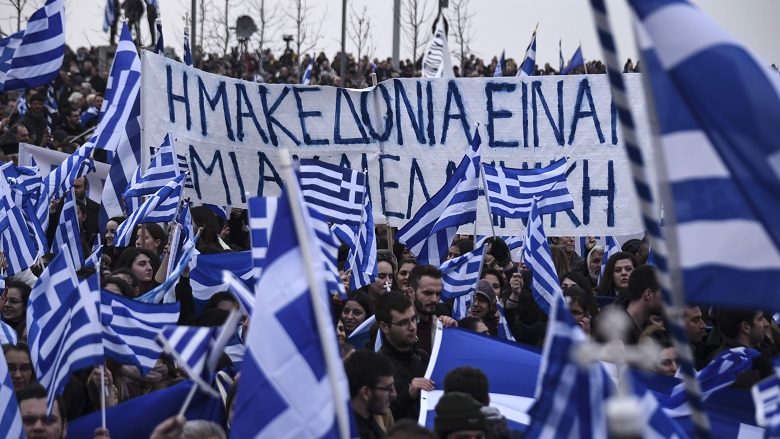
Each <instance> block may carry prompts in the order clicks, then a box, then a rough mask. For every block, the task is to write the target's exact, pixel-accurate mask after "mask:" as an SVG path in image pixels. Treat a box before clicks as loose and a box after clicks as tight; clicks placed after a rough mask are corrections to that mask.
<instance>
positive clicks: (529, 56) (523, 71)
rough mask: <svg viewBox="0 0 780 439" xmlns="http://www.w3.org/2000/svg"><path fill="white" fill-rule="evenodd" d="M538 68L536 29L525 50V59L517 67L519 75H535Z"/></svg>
mask: <svg viewBox="0 0 780 439" xmlns="http://www.w3.org/2000/svg"><path fill="white" fill-rule="evenodd" d="M535 69H536V31H534V33H533V35H531V42H530V43H529V44H528V48H527V49H526V50H525V59H524V60H523V63H522V64H520V68H519V69H517V76H533V75H534V73H535V72H534V70H535Z"/></svg>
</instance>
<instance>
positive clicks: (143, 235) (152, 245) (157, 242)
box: [135, 223, 168, 257]
mask: <svg viewBox="0 0 780 439" xmlns="http://www.w3.org/2000/svg"><path fill="white" fill-rule="evenodd" d="M135 235H136V239H135V246H136V247H137V248H143V249H146V250H149V251H152V252H154V253H156V254H157V255H158V257H159V255H161V254H162V251H163V249H164V248H165V245H166V244H167V243H168V235H167V234H166V233H165V231H164V230H163V228H162V227H160V226H159V225H158V224H155V223H148V224H140V225H138V228H137V229H136V232H135Z"/></svg>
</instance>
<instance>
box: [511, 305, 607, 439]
mask: <svg viewBox="0 0 780 439" xmlns="http://www.w3.org/2000/svg"><path fill="white" fill-rule="evenodd" d="M550 306H551V308H550V310H549V312H548V315H549V316H550V321H549V323H548V324H547V335H546V338H545V342H544V349H543V353H542V362H541V365H540V367H539V378H538V380H537V382H536V402H534V404H533V406H532V407H531V409H530V410H529V414H530V415H531V424H530V425H529V426H528V429H527V430H526V432H525V436H524V437H526V438H532V439H535V438H569V437H571V438H575V437H594V438H597V437H607V422H606V413H605V406H606V404H605V403H606V399H607V397H608V396H609V395H610V393H611V392H612V389H611V383H612V382H611V380H610V378H609V377H608V376H607V374H606V372H605V371H604V369H603V367H602V366H601V364H600V363H593V364H590V365H587V366H585V367H581V366H580V365H578V364H577V363H576V362H575V360H574V354H575V352H574V351H575V350H576V349H577V348H578V345H580V344H581V343H582V342H583V341H585V334H584V333H583V332H582V330H581V329H580V327H579V326H578V325H577V323H575V322H574V319H573V318H572V316H571V313H570V312H569V308H568V307H567V306H566V302H565V301H564V299H563V295H560V294H559V295H558V296H556V297H555V298H554V301H553V303H552V304H551V305H550Z"/></svg>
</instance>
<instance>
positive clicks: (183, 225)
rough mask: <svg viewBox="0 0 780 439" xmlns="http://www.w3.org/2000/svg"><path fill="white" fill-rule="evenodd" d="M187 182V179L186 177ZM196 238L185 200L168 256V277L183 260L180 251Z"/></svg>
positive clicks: (186, 200)
mask: <svg viewBox="0 0 780 439" xmlns="http://www.w3.org/2000/svg"><path fill="white" fill-rule="evenodd" d="M184 180H185V181H186V180H187V178H186V177H185V178H184ZM194 236H195V232H194V231H193V229H192V215H190V201H189V199H185V200H182V201H181V207H180V208H179V214H178V215H177V216H176V222H175V223H173V233H172V236H171V241H170V242H171V245H170V247H171V251H170V253H169V255H168V276H170V275H171V272H173V270H174V268H175V267H176V266H177V265H178V263H179V260H180V259H181V255H180V251H181V248H182V246H184V244H185V243H187V242H188V241H189V240H191V239H192V238H193V237H194Z"/></svg>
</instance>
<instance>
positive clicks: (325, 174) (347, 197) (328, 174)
mask: <svg viewBox="0 0 780 439" xmlns="http://www.w3.org/2000/svg"><path fill="white" fill-rule="evenodd" d="M298 175H299V179H300V181H301V190H302V191H303V198H304V199H305V200H306V202H307V203H309V205H311V206H312V207H313V208H314V209H315V210H317V211H318V212H319V213H320V214H322V216H324V217H325V218H327V220H328V221H331V222H334V223H337V224H349V225H354V226H356V225H360V220H361V218H362V216H363V199H364V198H365V196H366V174H364V173H362V172H360V171H353V170H351V169H349V168H345V167H342V166H337V165H331V164H330V163H325V162H321V161H319V160H314V159H301V167H300V169H299V170H298Z"/></svg>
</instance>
